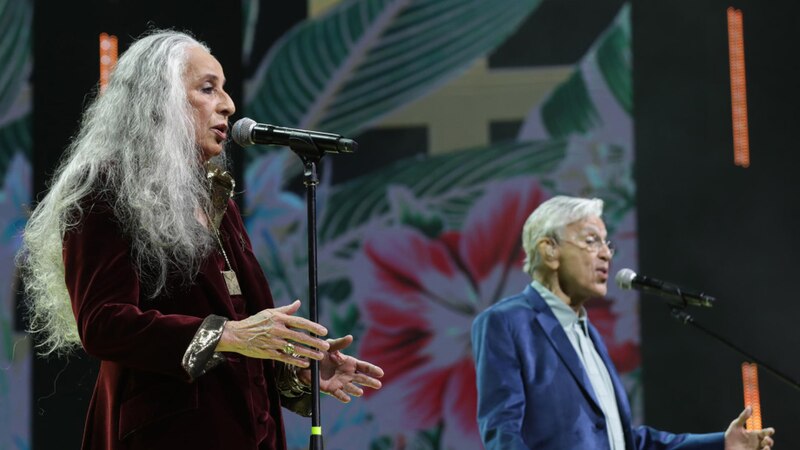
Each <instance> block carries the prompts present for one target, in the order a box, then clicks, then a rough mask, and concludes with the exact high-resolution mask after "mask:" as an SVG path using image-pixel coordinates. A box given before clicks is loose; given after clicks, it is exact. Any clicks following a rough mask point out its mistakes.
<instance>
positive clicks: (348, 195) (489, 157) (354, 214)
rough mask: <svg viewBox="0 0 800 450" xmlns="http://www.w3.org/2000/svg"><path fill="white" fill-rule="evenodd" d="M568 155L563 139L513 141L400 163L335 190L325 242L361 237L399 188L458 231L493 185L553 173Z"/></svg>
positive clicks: (323, 225)
mask: <svg viewBox="0 0 800 450" xmlns="http://www.w3.org/2000/svg"><path fill="white" fill-rule="evenodd" d="M565 154H566V143H565V141H562V140H553V141H535V142H510V143H504V144H499V145H495V146H491V147H487V148H481V149H470V150H463V151H460V152H456V153H449V154H446V155H439V156H432V157H426V158H415V159H410V160H403V161H398V162H395V163H394V164H392V165H390V166H387V167H385V168H382V169H380V170H377V171H375V172H372V173H370V174H368V175H365V176H362V177H360V178H357V179H355V180H352V181H350V182H347V183H344V184H341V185H338V186H335V187H334V189H335V190H334V192H333V193H332V194H331V196H330V198H329V200H328V204H327V207H326V213H325V214H324V215H323V220H322V221H321V226H320V229H319V237H320V242H323V243H324V242H326V241H330V240H333V239H336V238H337V237H339V236H340V235H341V234H343V233H344V232H347V233H348V234H353V235H354V236H355V235H357V234H358V228H359V227H360V226H361V225H362V224H364V223H366V222H369V221H371V220H373V219H376V218H380V217H381V216H384V215H386V214H387V213H388V212H389V202H388V198H387V189H389V188H390V187H393V186H404V187H406V188H408V189H409V190H410V191H411V192H412V193H413V194H414V196H415V197H417V198H420V199H424V201H425V202H426V204H427V205H428V206H429V207H430V209H431V210H433V211H438V212H439V213H441V214H442V216H443V218H444V220H445V223H447V226H448V227H453V226H457V225H458V223H460V221H461V220H462V219H463V217H464V215H465V213H466V211H467V210H468V209H469V207H470V206H471V205H472V203H473V201H474V199H475V197H476V196H477V195H479V194H480V192H481V190H482V189H483V186H484V185H485V184H486V183H487V182H490V181H493V180H503V179H508V178H510V177H514V176H520V175H532V174H541V173H547V172H550V171H552V170H553V169H554V168H555V166H556V165H557V164H558V163H559V162H560V161H561V160H562V159H563V158H564V156H565ZM354 230H355V231H354ZM343 245H344V243H343Z"/></svg>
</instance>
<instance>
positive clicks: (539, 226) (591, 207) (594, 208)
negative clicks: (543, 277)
mask: <svg viewBox="0 0 800 450" xmlns="http://www.w3.org/2000/svg"><path fill="white" fill-rule="evenodd" d="M601 215H603V201H602V200H600V199H599V198H592V199H588V198H579V197H567V196H564V195H559V196H556V197H553V198H551V199H549V200H547V201H545V202H544V203H542V204H541V205H539V207H538V208H536V209H535V210H534V211H533V212H532V213H531V215H530V216H528V219H527V220H526V221H525V226H523V227H522V249H523V250H525V264H524V265H523V267H522V269H523V270H524V271H525V272H527V273H528V274H529V275H530V276H531V277H533V273H534V272H535V271H536V269H537V268H538V267H539V265H541V263H542V259H541V256H540V255H539V252H538V251H537V245H538V244H539V241H541V240H542V239H543V238H548V237H553V238H556V239H558V238H559V237H561V236H560V234H561V231H563V229H564V227H566V226H567V225H569V224H571V223H573V222H577V221H580V220H583V219H587V218H589V217H592V216H596V217H600V216H601Z"/></svg>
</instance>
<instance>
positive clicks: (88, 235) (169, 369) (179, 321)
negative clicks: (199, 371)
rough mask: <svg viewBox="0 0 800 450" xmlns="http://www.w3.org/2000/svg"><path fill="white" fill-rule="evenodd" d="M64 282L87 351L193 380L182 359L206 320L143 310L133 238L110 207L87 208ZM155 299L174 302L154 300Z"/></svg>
mask: <svg viewBox="0 0 800 450" xmlns="http://www.w3.org/2000/svg"><path fill="white" fill-rule="evenodd" d="M62 255H63V262H64V279H65V282H66V286H67V290H68V292H69V296H70V300H71V302H72V309H73V313H74V315H75V319H76V321H77V325H78V333H79V335H80V338H81V342H82V344H83V347H84V349H85V350H86V352H87V353H89V354H90V355H92V356H95V357H97V358H100V359H102V360H107V361H113V362H117V363H120V364H122V365H125V366H128V367H132V368H135V369H140V370H146V371H152V372H156V373H162V374H167V375H171V376H175V377H178V378H181V379H184V380H187V381H189V380H190V379H191V378H190V376H189V374H188V373H187V372H186V370H185V369H184V368H183V366H182V364H181V361H182V358H183V356H184V354H185V352H186V350H187V348H188V347H189V345H190V343H191V342H192V339H193V338H194V336H195V333H196V332H197V330H198V329H199V327H200V325H201V323H202V322H203V319H204V318H202V317H192V316H187V315H179V314H163V313H162V312H160V311H158V310H156V309H150V308H147V307H143V305H142V304H140V301H141V302H147V301H151V300H140V284H139V276H138V273H137V270H136V267H135V265H134V263H133V261H132V258H131V255H130V243H129V240H128V239H127V238H126V237H125V236H124V235H123V233H122V231H121V230H120V227H119V225H118V223H117V222H116V219H115V217H114V215H113V213H112V211H111V208H110V207H108V206H107V205H105V204H102V203H98V204H93V205H91V206H90V207H87V208H85V210H84V217H83V220H82V221H81V224H80V225H79V226H78V227H76V228H74V229H71V230H69V231H68V232H67V233H66V234H65V236H64V247H63V252H62ZM154 301H169V300H168V299H166V300H161V299H159V300H154Z"/></svg>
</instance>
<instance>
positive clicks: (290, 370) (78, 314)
mask: <svg viewBox="0 0 800 450" xmlns="http://www.w3.org/2000/svg"><path fill="white" fill-rule="evenodd" d="M224 83H225V77H224V73H223V71H222V67H221V66H220V64H219V62H218V61H217V60H216V59H215V58H214V57H213V56H212V55H211V53H210V51H209V49H208V48H207V47H206V46H205V45H204V44H202V43H200V42H198V41H197V40H195V39H194V38H192V37H191V36H189V35H187V34H185V33H180V32H174V31H157V32H153V33H150V34H149V35H147V36H145V37H143V38H141V39H139V40H138V41H136V42H135V43H133V44H132V45H131V47H130V48H129V49H128V50H127V51H126V52H125V53H124V54H123V55H122V57H121V58H120V60H119V62H118V63H117V65H116V67H115V69H114V72H113V74H112V76H111V78H110V81H109V83H108V85H107V87H106V89H105V90H104V91H103V93H102V94H99V95H98V96H97V97H96V98H95V99H94V100H93V102H92V103H91V104H90V105H89V106H88V108H87V109H86V111H85V113H84V117H83V120H82V123H81V127H80V131H79V132H78V134H77V136H75V138H74V139H73V141H72V142H71V144H70V145H69V147H68V149H67V153H66V155H65V157H64V159H63V162H62V163H61V165H60V166H59V168H58V170H57V171H56V173H55V175H54V176H53V179H52V182H51V184H50V189H49V192H48V194H47V195H46V196H45V197H44V198H43V199H42V201H41V202H40V203H39V204H38V206H37V207H36V209H35V210H34V211H33V214H32V216H31V218H30V220H29V222H28V224H27V226H26V228H25V233H24V239H23V247H22V250H21V252H20V255H19V265H20V268H21V271H22V274H23V278H24V281H25V290H26V294H27V299H28V307H29V308H28V309H29V311H30V313H29V319H30V320H29V322H30V331H31V332H32V333H34V334H35V335H36V336H37V337H38V342H39V348H40V351H41V353H43V354H45V355H47V354H58V355H68V354H70V353H72V352H73V351H75V350H76V349H78V348H79V347H82V348H83V349H84V350H85V351H86V352H87V353H88V354H89V355H92V356H94V357H97V358H99V359H100V360H101V364H100V371H99V374H98V379H97V384H96V386H95V390H94V394H93V396H92V400H91V403H90V406H89V412H88V416H87V421H86V428H85V431H84V442H83V448H84V449H150V450H155V449H174V448H231V449H259V450H260V449H285V448H286V443H285V434H284V430H283V425H282V420H281V410H280V406H281V405H283V406H286V407H288V408H290V409H292V410H294V411H295V412H298V413H300V414H304V415H308V414H309V399H310V396H309V389H308V385H309V384H310V380H311V374H310V370H309V369H308V367H309V359H315V360H319V361H320V367H321V370H320V373H321V379H320V389H321V390H322V391H323V392H326V393H329V394H331V395H332V396H334V397H336V398H337V399H339V400H341V401H343V402H348V401H350V398H351V396H361V395H362V394H363V389H362V386H365V387H371V388H375V389H378V388H380V386H381V384H380V381H378V379H377V378H380V377H381V376H382V375H383V371H382V370H381V369H380V368H379V367H377V366H374V365H372V364H370V363H367V362H364V361H361V360H358V359H356V358H353V357H350V356H346V355H344V354H343V353H341V352H340V350H342V349H344V348H346V347H347V346H348V345H350V343H351V342H352V339H353V338H352V336H345V337H343V338H340V339H329V340H323V339H319V338H317V336H325V335H327V330H326V329H325V327H323V326H322V325H319V324H317V323H314V322H311V321H309V320H306V319H303V318H301V317H298V316H295V315H294V314H295V313H296V312H297V310H298V309H299V307H300V302H299V301H295V302H294V303H292V304H290V305H288V306H283V307H280V308H276V307H275V305H274V303H273V299H272V296H271V294H270V291H269V286H268V284H267V280H266V278H265V277H264V275H263V273H262V271H261V269H260V267H259V265H258V262H257V260H256V257H255V255H254V254H253V251H252V248H251V245H250V240H249V238H248V236H247V233H246V231H245V228H244V225H243V223H242V220H241V217H240V214H239V211H238V208H237V206H236V204H235V203H234V202H233V201H232V200H231V196H232V195H233V187H234V183H233V180H232V178H231V177H230V176H229V175H228V173H227V172H226V171H225V156H224V147H225V145H226V142H227V141H228V139H227V133H228V126H229V124H228V122H229V118H230V116H231V115H232V114H233V113H234V111H235V107H234V104H233V101H232V100H231V98H230V97H229V96H228V94H227V93H226V92H225V90H224Z"/></svg>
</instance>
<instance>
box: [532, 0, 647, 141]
mask: <svg viewBox="0 0 800 450" xmlns="http://www.w3.org/2000/svg"><path fill="white" fill-rule="evenodd" d="M630 32H631V30H630V5H628V4H626V5H625V6H623V7H622V9H621V10H620V12H619V14H617V17H616V18H615V20H614V22H613V23H612V24H611V26H609V28H608V29H607V30H606V31H605V32H604V33H603V34H602V35H601V36H599V37H598V39H597V41H596V42H595V44H594V45H593V46H592V47H591V48H590V49H589V51H588V52H587V54H586V55H585V56H584V57H583V58H582V60H581V62H580V64H579V65H578V66H577V67H576V70H575V72H573V73H572V75H570V77H569V78H568V79H567V80H566V81H565V82H564V83H562V84H561V85H559V86H558V87H557V88H556V89H555V90H554V91H553V93H552V94H550V95H549V96H548V97H547V98H546V99H545V101H544V102H543V103H542V104H541V105H538V107H537V108H535V109H534V110H533V111H532V112H531V114H530V115H529V116H528V118H527V119H526V123H525V124H524V126H523V127H522V130H521V131H520V135H519V137H520V138H521V139H547V138H550V137H556V138H563V137H567V136H570V135H587V134H592V135H593V136H594V137H597V138H599V139H600V140H605V139H606V138H609V139H608V140H605V141H606V142H609V143H618V144H622V145H625V146H626V147H630V146H631V139H630V136H629V135H628V134H625V133H620V131H623V132H625V131H626V128H630V124H631V122H632V119H631V114H632V112H633V75H632V74H633V70H632V66H633V62H632V58H631V35H630Z"/></svg>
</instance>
